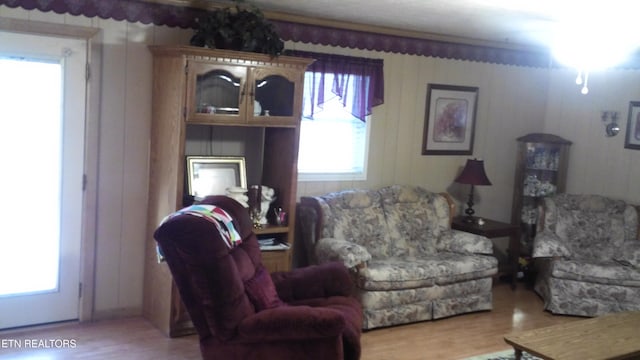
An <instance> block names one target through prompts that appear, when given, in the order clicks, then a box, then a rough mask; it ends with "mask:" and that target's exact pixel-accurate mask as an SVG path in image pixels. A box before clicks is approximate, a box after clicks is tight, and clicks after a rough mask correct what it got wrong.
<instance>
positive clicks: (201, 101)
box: [187, 62, 246, 123]
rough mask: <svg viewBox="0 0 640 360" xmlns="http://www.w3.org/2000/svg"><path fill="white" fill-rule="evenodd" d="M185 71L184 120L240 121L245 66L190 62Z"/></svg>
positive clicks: (242, 105) (242, 117)
mask: <svg viewBox="0 0 640 360" xmlns="http://www.w3.org/2000/svg"><path fill="white" fill-rule="evenodd" d="M188 71H189V77H188V99H187V101H188V107H189V116H188V119H187V121H189V122H200V123H210V122H212V121H220V122H236V123H237V122H239V121H243V120H241V119H244V114H245V109H244V107H246V105H245V103H246V100H245V95H246V91H245V83H246V82H245V78H246V68H244V67H242V66H224V65H220V66H217V65H210V64H203V63H198V62H190V64H189V70H188Z"/></svg>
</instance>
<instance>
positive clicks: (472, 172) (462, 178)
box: [455, 159, 491, 185]
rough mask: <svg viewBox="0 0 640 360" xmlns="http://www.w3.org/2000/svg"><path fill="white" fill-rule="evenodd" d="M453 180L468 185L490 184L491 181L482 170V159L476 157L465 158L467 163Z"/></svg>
mask: <svg viewBox="0 0 640 360" xmlns="http://www.w3.org/2000/svg"><path fill="white" fill-rule="evenodd" d="M455 182H457V183H460V184H469V185H491V181H489V178H487V174H486V173H485V172H484V161H483V160H478V159H467V164H466V165H465V166H464V169H462V172H461V173H460V175H458V177H457V178H456V180H455Z"/></svg>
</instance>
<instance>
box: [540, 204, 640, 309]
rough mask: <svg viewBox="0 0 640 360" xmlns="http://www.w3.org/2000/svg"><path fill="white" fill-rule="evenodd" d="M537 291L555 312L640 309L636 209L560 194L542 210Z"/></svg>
mask: <svg viewBox="0 0 640 360" xmlns="http://www.w3.org/2000/svg"><path fill="white" fill-rule="evenodd" d="M537 228H538V231H537V235H536V237H535V239H534V244H533V257H534V259H535V265H536V268H537V269H538V272H539V273H538V276H537V279H536V284H535V290H536V292H537V293H538V294H540V296H542V298H543V299H544V302H545V309H547V310H549V311H551V312H552V313H554V314H568V315H579V316H597V315H601V314H606V313H611V312H619V311H630V310H636V311H637V310H640V240H639V239H638V211H637V209H636V208H635V207H633V206H631V205H629V204H626V203H625V202H624V201H622V200H614V199H609V198H606V197H603V196H599V195H575V194H559V195H556V196H553V197H548V198H545V199H544V201H543V203H542V204H541V206H540V207H539V211H538V223H537Z"/></svg>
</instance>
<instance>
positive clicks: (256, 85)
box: [143, 46, 313, 336]
mask: <svg viewBox="0 0 640 360" xmlns="http://www.w3.org/2000/svg"><path fill="white" fill-rule="evenodd" d="M150 50H151V52H152V54H153V110H152V116H153V119H152V126H151V144H150V145H151V148H150V153H151V161H150V182H149V208H148V225H147V240H146V248H145V253H146V257H145V285H144V304H143V306H144V311H143V312H144V315H145V317H147V318H148V319H149V320H150V321H151V322H152V323H153V324H154V325H155V326H156V327H158V328H159V329H160V330H161V331H163V332H164V333H166V334H167V335H169V336H180V335H186V334H190V333H193V332H194V329H193V325H192V324H191V321H190V319H189V315H188V314H187V312H186V309H185V308H184V306H183V305H182V302H181V300H180V296H179V294H178V291H177V288H176V287H175V285H174V284H173V280H172V277H171V273H170V271H169V269H168V267H167V264H165V263H159V262H158V259H157V255H156V243H155V240H154V239H153V232H154V231H155V229H156V228H157V227H158V225H159V224H160V222H161V221H162V219H163V218H164V217H165V216H166V215H168V214H170V213H172V212H174V211H176V210H178V209H180V208H182V207H184V206H187V205H190V204H189V203H188V201H185V200H184V199H185V198H187V196H185V195H188V194H187V193H186V192H187V191H186V187H185V184H186V157H187V156H241V157H244V158H245V164H246V176H247V184H248V185H266V186H268V187H270V188H273V189H274V190H275V201H274V202H273V203H272V206H273V207H278V208H282V210H283V211H285V212H287V214H288V215H287V218H288V221H287V222H286V223H285V224H283V225H280V226H276V225H270V224H269V225H265V226H263V228H260V229H256V234H257V235H258V237H268V238H275V239H277V240H278V241H280V242H283V243H287V244H289V246H290V248H289V249H288V250H282V251H265V252H263V262H264V264H265V266H266V267H267V268H268V269H269V270H270V271H287V270H290V267H291V258H292V252H293V243H294V241H293V240H294V238H293V237H294V228H293V227H294V221H292V219H295V209H296V206H295V205H296V185H297V157H298V140H299V136H300V119H301V113H302V93H303V83H304V73H305V71H306V68H307V66H308V65H309V64H310V63H311V62H312V61H313V60H312V59H300V58H294V57H287V56H279V57H275V58H271V57H270V56H268V55H264V54H255V53H245V52H237V51H228V50H217V49H216V50H212V49H205V48H197V47H191V46H151V47H150ZM270 223H273V222H272V221H271V222H270Z"/></svg>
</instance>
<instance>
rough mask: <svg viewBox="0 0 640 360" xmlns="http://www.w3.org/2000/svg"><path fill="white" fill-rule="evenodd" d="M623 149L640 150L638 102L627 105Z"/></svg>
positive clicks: (639, 105) (639, 106) (639, 108)
mask: <svg viewBox="0 0 640 360" xmlns="http://www.w3.org/2000/svg"><path fill="white" fill-rule="evenodd" d="M624 147H625V148H627V149H635V150H640V101H631V102H630V103H629V120H628V121H627V136H626V138H625V141H624Z"/></svg>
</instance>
